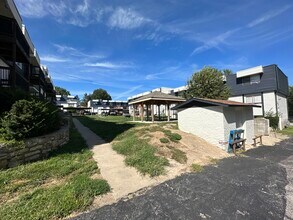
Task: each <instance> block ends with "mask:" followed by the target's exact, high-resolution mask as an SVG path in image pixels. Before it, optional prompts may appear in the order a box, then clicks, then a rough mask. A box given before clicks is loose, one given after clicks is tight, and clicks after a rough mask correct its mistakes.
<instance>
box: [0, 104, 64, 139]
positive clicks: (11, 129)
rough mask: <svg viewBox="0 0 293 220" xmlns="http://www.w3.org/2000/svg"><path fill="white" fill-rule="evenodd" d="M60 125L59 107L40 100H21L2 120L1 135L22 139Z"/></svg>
mask: <svg viewBox="0 0 293 220" xmlns="http://www.w3.org/2000/svg"><path fill="white" fill-rule="evenodd" d="M59 127H60V117H59V113H58V109H57V107H55V106H53V105H52V104H51V103H48V102H42V101H39V100H34V99H32V100H19V101H17V102H15V103H14V104H13V105H12V107H11V110H10V111H9V112H8V113H6V114H5V115H4V117H3V119H2V120H1V130H0V134H1V136H2V137H3V138H4V139H6V140H12V139H15V140H22V139H24V138H29V137H36V136H39V135H43V134H47V133H50V132H53V131H55V130H57V129H59Z"/></svg>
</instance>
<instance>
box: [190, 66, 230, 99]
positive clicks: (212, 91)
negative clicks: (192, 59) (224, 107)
mask: <svg viewBox="0 0 293 220" xmlns="http://www.w3.org/2000/svg"><path fill="white" fill-rule="evenodd" d="M187 83H188V90H187V94H186V96H187V98H193V97H198V98H210V99H228V98H229V96H230V89H229V88H228V86H227V85H226V84H225V82H224V81H223V72H222V71H220V70H218V69H216V68H213V67H204V68H203V69H202V70H201V71H199V72H196V73H194V74H193V75H192V76H191V79H190V80H188V82H187Z"/></svg>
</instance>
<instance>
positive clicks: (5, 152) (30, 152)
mask: <svg viewBox="0 0 293 220" xmlns="http://www.w3.org/2000/svg"><path fill="white" fill-rule="evenodd" d="M68 140H69V126H64V127H63V128H61V129H59V130H58V131H56V132H53V133H51V134H48V135H44V136H40V137H35V138H30V139H27V140H25V141H24V143H21V144H17V146H16V144H15V143H3V144H0V169H5V168H10V167H15V166H18V165H20V164H24V163H27V162H30V161H36V160H39V159H42V158H46V157H47V156H48V155H49V152H50V151H52V150H55V149H57V148H58V147H59V146H61V145H64V144H66V143H67V142H68Z"/></svg>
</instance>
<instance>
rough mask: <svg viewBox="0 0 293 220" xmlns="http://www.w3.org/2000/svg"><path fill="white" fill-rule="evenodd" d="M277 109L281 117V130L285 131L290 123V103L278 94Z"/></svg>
mask: <svg viewBox="0 0 293 220" xmlns="http://www.w3.org/2000/svg"><path fill="white" fill-rule="evenodd" d="M277 103H278V104H277V107H278V113H279V117H280V125H279V127H280V129H283V128H284V126H285V125H286V124H287V122H288V103H287V99H286V98H285V97H284V96H282V95H280V94H277Z"/></svg>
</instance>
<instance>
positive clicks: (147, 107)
mask: <svg viewBox="0 0 293 220" xmlns="http://www.w3.org/2000/svg"><path fill="white" fill-rule="evenodd" d="M146 120H147V121H148V120H149V105H148V104H146Z"/></svg>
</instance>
